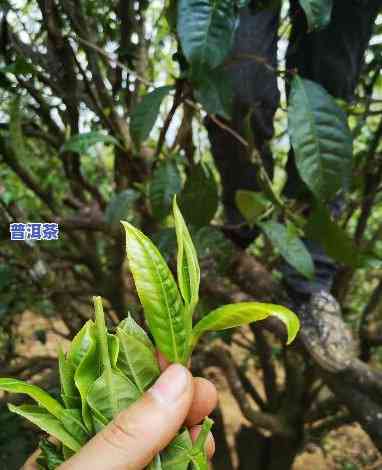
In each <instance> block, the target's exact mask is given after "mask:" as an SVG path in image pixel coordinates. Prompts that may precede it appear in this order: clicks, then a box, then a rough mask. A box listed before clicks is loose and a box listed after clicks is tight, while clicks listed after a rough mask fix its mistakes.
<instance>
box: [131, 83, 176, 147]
mask: <svg viewBox="0 0 382 470" xmlns="http://www.w3.org/2000/svg"><path fill="white" fill-rule="evenodd" d="M173 88H174V87H172V86H161V87H158V88H156V89H155V90H154V91H152V92H151V93H149V94H147V95H145V96H144V97H143V98H142V100H141V101H140V102H139V103H138V104H137V105H136V106H135V108H134V109H133V110H132V112H131V115H130V133H131V137H132V138H133V140H134V142H135V143H136V144H137V145H139V144H141V143H142V142H143V141H144V140H146V139H147V138H148V137H149V135H150V132H151V130H152V128H153V127H154V125H155V121H156V120H157V118H158V115H159V110H160V106H161V104H162V101H163V99H164V98H165V97H166V96H167V95H168V94H169V93H170V91H171V90H172V89H173Z"/></svg>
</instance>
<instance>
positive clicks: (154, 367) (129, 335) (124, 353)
mask: <svg viewBox="0 0 382 470" xmlns="http://www.w3.org/2000/svg"><path fill="white" fill-rule="evenodd" d="M117 336H118V339H119V343H120V354H119V358H118V363H117V367H118V369H119V370H120V371H121V372H122V373H123V374H124V375H126V376H127V377H128V378H129V379H130V380H131V381H132V382H133V383H134V384H135V385H136V386H137V388H138V389H139V392H140V393H143V392H144V391H146V390H147V389H148V387H149V386H150V385H152V384H153V382H154V381H155V380H156V379H157V378H158V376H159V374H160V370H159V366H158V361H157V358H156V355H155V350H154V348H153V345H152V344H151V342H150V340H149V338H148V337H147V335H146V334H145V332H144V331H143V330H142V328H140V326H139V325H137V324H136V323H135V321H134V320H133V319H132V318H131V317H129V318H128V319H127V320H125V321H124V324H123V328H120V327H118V328H117Z"/></svg>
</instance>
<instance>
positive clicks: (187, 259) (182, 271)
mask: <svg viewBox="0 0 382 470" xmlns="http://www.w3.org/2000/svg"><path fill="white" fill-rule="evenodd" d="M173 213H174V221H175V231H176V239H177V242H178V256H177V273H178V284H179V289H180V292H181V294H182V297H183V299H184V301H185V303H186V304H187V305H189V311H188V312H187V314H188V316H189V317H190V318H189V321H190V329H191V328H192V313H193V310H194V308H195V306H196V304H197V303H198V300H199V284H200V268H199V262H198V256H197V254H196V250H195V247H194V244H193V242H192V239H191V235H190V232H189V231H188V228H187V225H186V223H185V221H184V219H183V216H182V213H181V212H180V210H179V207H178V205H177V203H176V198H174V201H173ZM187 320H188V319H187V318H186V321H187Z"/></svg>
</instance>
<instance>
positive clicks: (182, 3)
mask: <svg viewBox="0 0 382 470" xmlns="http://www.w3.org/2000/svg"><path fill="white" fill-rule="evenodd" d="M177 17H178V18H177V32H178V36H179V39H180V43H181V46H182V51H183V53H184V55H185V57H186V58H187V60H188V62H189V63H190V64H191V67H192V68H193V69H194V70H195V71H197V72H199V71H201V70H203V68H204V67H206V68H207V69H214V68H215V67H217V66H218V65H220V64H222V63H223V61H224V59H225V58H226V57H227V55H228V54H229V53H230V52H231V49H232V46H233V40H234V33H235V28H236V14H235V8H234V2H233V1H232V0H220V1H214V2H212V1H210V0H179V1H178V15H177Z"/></svg>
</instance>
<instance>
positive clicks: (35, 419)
mask: <svg viewBox="0 0 382 470" xmlns="http://www.w3.org/2000/svg"><path fill="white" fill-rule="evenodd" d="M8 408H9V409H10V410H11V411H13V413H16V414H18V415H20V416H23V417H24V418H26V419H28V420H29V421H31V422H32V423H33V424H35V425H36V426H38V427H39V428H41V429H42V430H43V431H45V432H47V433H49V434H50V435H51V436H53V437H55V438H56V439H58V440H59V441H60V442H62V443H63V444H65V445H66V446H67V447H69V449H72V450H74V451H75V452H77V451H78V450H80V448H81V444H80V443H79V442H77V441H76V439H75V438H74V437H73V436H72V435H71V434H69V433H68V431H66V430H65V429H64V427H63V425H62V424H61V422H60V421H59V420H58V419H57V418H55V417H54V416H53V415H51V414H50V413H49V412H48V411H46V410H45V409H44V408H41V407H39V406H34V405H22V406H14V405H12V404H9V405H8Z"/></svg>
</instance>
